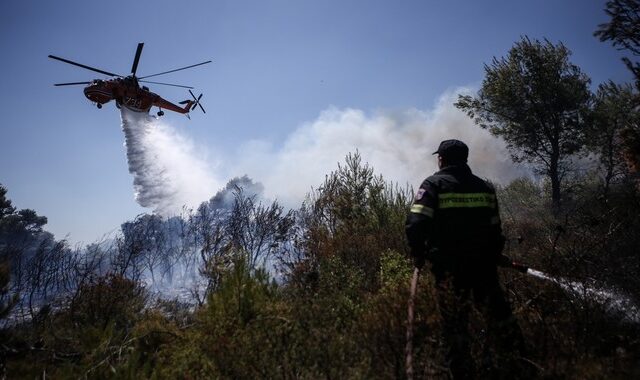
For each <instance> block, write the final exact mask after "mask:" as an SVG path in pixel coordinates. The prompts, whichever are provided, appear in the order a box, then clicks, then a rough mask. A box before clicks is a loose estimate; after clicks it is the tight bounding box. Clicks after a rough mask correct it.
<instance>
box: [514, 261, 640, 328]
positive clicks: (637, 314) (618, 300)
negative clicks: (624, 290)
mask: <svg viewBox="0 0 640 380" xmlns="http://www.w3.org/2000/svg"><path fill="white" fill-rule="evenodd" d="M527 274H530V275H532V276H534V277H537V278H541V279H543V280H547V281H551V282H553V283H555V284H558V285H560V287H561V288H562V289H564V290H566V291H567V292H569V293H572V294H574V295H576V296H578V297H581V298H584V299H589V300H593V301H596V302H598V303H599V304H601V305H604V306H605V307H607V309H608V310H609V311H613V312H616V313H619V314H622V315H624V316H625V318H626V319H627V320H629V321H630V322H634V323H640V310H639V309H638V307H637V306H636V305H635V304H634V303H633V301H631V300H630V299H629V298H628V297H626V296H624V295H622V294H619V293H616V292H615V291H613V290H608V289H601V288H596V287H594V286H592V285H587V284H585V283H583V282H578V281H569V280H567V279H563V278H555V277H551V276H549V275H548V274H546V273H543V272H540V271H537V270H535V269H531V268H529V269H528V270H527Z"/></svg>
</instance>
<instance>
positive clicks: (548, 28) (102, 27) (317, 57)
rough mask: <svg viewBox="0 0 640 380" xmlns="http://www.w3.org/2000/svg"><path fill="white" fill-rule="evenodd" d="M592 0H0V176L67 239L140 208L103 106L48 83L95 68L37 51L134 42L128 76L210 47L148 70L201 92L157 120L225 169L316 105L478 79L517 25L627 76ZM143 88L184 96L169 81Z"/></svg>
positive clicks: (366, 104) (609, 72)
mask: <svg viewBox="0 0 640 380" xmlns="http://www.w3.org/2000/svg"><path fill="white" fill-rule="evenodd" d="M604 3H605V1H595V0H588V1H584V0H572V1H568V0H567V1H563V0H553V1H552V0H541V1H531V2H524V1H512V0H511V1H506V0H504V1H427V0H423V1H377V0H371V1H364V0H363V1H349V0H342V1H333V0H325V1H304V0H300V1H293V0H290V1H284V0H279V1H268V0H264V1H241V0H240V1H238V0H236V1H190V2H177V1H173V2H169V1H136V2H131V1H110V2H89V1H64V2H52V1H23V2H17V1H8V2H2V4H1V5H0V48H1V50H2V52H3V54H2V60H0V68H1V70H0V72H1V74H2V77H3V79H2V83H3V86H2V92H1V93H0V97H1V99H0V107H1V108H0V111H1V114H2V123H1V124H0V136H2V139H1V140H0V143H1V145H0V162H1V166H0V183H2V184H3V185H4V186H6V187H7V188H8V189H9V196H10V198H11V199H12V200H13V201H14V204H15V205H16V206H18V207H20V208H33V209H35V210H36V211H37V212H38V213H40V214H42V215H45V216H47V217H48V218H49V225H48V229H49V230H50V231H52V232H54V233H55V234H56V237H58V238H62V237H64V236H65V235H67V234H69V235H70V238H71V240H72V241H85V242H89V241H92V240H95V239H96V238H98V237H99V236H100V235H101V234H103V233H107V232H109V231H111V230H113V229H115V228H117V227H118V226H119V224H120V223H121V222H123V221H125V220H127V219H131V218H133V217H135V216H136V215H137V214H140V213H142V212H147V211H149V210H147V209H144V208H142V207H140V206H138V205H137V204H136V202H135V200H134V198H133V192H132V181H133V180H132V176H131V174H129V172H128V166H127V161H126V156H125V149H124V147H123V140H124V137H123V133H122V130H121V127H120V115H119V112H118V111H117V110H116V109H115V106H114V105H113V104H112V103H110V104H108V105H106V106H105V107H104V108H103V109H102V110H98V109H96V108H95V107H94V106H92V105H91V104H90V103H89V101H88V100H87V99H85V98H84V96H83V94H82V86H78V87H65V88H56V87H54V86H53V83H59V82H73V81H85V80H91V79H94V78H100V77H101V75H100V74H97V73H93V72H90V71H86V70H83V69H80V68H76V67H73V66H70V65H65V64H63V63H61V62H57V61H53V60H50V59H48V58H47V55H49V54H54V55H57V56H61V57H65V58H68V59H71V60H74V61H77V62H81V63H84V64H87V65H90V66H94V67H98V68H101V69H104V70H107V71H113V72H117V73H122V74H127V73H128V72H129V70H130V68H131V62H132V59H133V55H134V52H135V48H136V44H137V43H138V42H144V43H145V48H144V51H143V53H142V57H141V61H140V65H139V68H138V74H139V75H145V74H152V73H156V72H160V71H165V70H169V69H173V68H176V67H181V66H186V65H189V64H193V63H197V62H201V61H204V60H208V59H212V60H213V63H212V64H209V65H206V66H202V67H198V68H195V69H193V70H186V71H182V72H178V73H173V74H169V75H167V76H163V77H159V78H154V79H157V80H159V81H165V82H171V83H179V84H186V85H193V86H195V87H196V88H197V91H201V92H203V93H204V94H205V95H204V97H203V104H204V106H205V107H206V109H207V114H206V115H203V114H201V113H196V114H194V115H193V117H192V120H190V121H189V120H187V119H186V118H184V117H183V116H181V115H177V114H170V113H169V112H167V115H166V116H165V117H164V120H165V122H167V123H170V124H171V125H172V127H174V128H176V129H177V130H178V131H179V133H180V134H182V135H184V136H186V138H188V139H189V140H190V141H193V142H194V144H195V145H196V147H197V149H196V150H198V151H205V153H204V156H208V157H209V159H212V158H216V159H218V160H222V161H221V162H222V163H223V164H222V165H227V166H229V167H230V166H232V165H231V163H232V162H233V161H237V160H240V159H242V153H238V146H243V147H244V148H243V149H240V151H241V152H242V151H245V152H246V150H248V149H251V147H252V146H254V145H251V143H248V142H252V141H253V142H255V141H259V142H261V144H262V145H260V146H263V145H265V144H266V145H268V146H269V147H270V148H269V149H272V150H276V151H277V150H278V149H280V146H281V145H282V144H286V141H289V140H290V138H291V136H292V134H295V133H296V131H297V130H299V129H300V127H301V126H304V125H307V124H309V123H313V122H314V121H316V120H318V118H319V117H320V115H321V114H322V113H323V112H324V111H326V110H327V109H338V110H343V109H355V110H361V111H362V112H364V113H365V115H366V114H371V113H376V112H380V110H383V111H385V112H394V111H396V110H400V111H402V110H409V109H417V110H431V109H433V108H434V107H435V104H436V103H437V102H438V99H440V97H441V95H442V94H443V93H446V92H447V91H451V89H455V88H458V87H471V88H473V87H475V88H477V86H479V84H480V83H481V81H482V79H483V65H484V64H485V63H488V62H490V61H491V59H492V58H493V57H494V56H496V57H501V56H504V55H505V54H506V53H507V51H508V50H509V48H510V47H511V46H513V43H514V42H515V41H517V40H519V39H520V37H521V36H524V35H527V36H529V37H531V38H539V39H541V38H548V39H549V40H551V41H552V42H554V43H557V42H558V41H562V42H563V43H564V44H565V45H566V46H567V47H568V48H569V49H571V50H572V51H573V56H572V61H573V62H574V63H576V64H577V65H579V66H580V67H581V68H582V69H583V71H584V72H585V73H587V74H588V75H589V76H590V77H591V78H592V80H593V83H594V85H597V84H598V83H601V82H603V81H606V80H609V79H612V80H614V81H617V82H625V81H629V80H630V75H629V73H628V72H627V70H626V68H625V67H624V66H623V64H622V63H621V62H620V57H621V56H622V55H621V53H620V52H617V51H616V50H615V49H614V48H612V47H611V46H610V45H609V44H607V43H601V42H600V41H598V40H597V39H596V38H594V37H593V35H592V34H593V32H594V30H595V29H596V28H597V25H598V24H600V23H602V22H605V21H607V17H606V15H605V13H604V12H603V11H602V9H603V8H604ZM151 88H152V90H153V91H155V92H157V93H159V94H161V95H162V96H163V97H165V98H166V99H168V100H171V101H175V102H177V101H180V100H183V99H186V98H187V94H186V92H185V91H184V90H182V89H178V88H171V87H163V86H153V85H152V86H151ZM288 139H289V140H288ZM244 156H246V154H245V155H244ZM417 159H419V157H417ZM337 160H339V158H338V159H337ZM337 160H336V161H337ZM418 164H419V163H418V162H416V165H418ZM245 167H246V165H245ZM222 172H223V173H224V175H223V174H220V175H221V176H223V177H225V176H226V177H225V178H227V177H230V176H234V175H241V174H243V173H240V172H232V171H231V170H226V171H225V170H222V171H221V173H222ZM322 180H323V176H320V177H319V178H318V179H317V181H315V182H314V183H311V184H309V186H312V185H318V184H319V183H321V182H322ZM216 190H217V189H212V190H211V194H213V193H215V191H216Z"/></svg>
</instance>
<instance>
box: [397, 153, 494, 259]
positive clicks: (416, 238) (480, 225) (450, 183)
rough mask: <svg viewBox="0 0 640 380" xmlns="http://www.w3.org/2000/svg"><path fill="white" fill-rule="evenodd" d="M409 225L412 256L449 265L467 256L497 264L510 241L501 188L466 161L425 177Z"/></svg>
mask: <svg viewBox="0 0 640 380" xmlns="http://www.w3.org/2000/svg"><path fill="white" fill-rule="evenodd" d="M405 227H406V233H407V238H408V240H409V245H410V246H411V253H412V255H413V256H414V257H426V259H428V260H430V261H432V262H434V263H440V264H444V265H445V267H447V266H449V265H456V263H459V262H461V261H466V262H469V263H485V264H489V265H495V264H496V263H497V262H498V260H499V259H500V256H501V251H502V247H503V245H504V237H503V236H502V229H501V225H500V215H499V213H498V202H497V199H496V192H495V189H494V188H493V186H492V185H491V184H489V183H488V182H486V181H484V180H482V179H481V178H479V177H477V176H475V175H473V174H472V173H471V169H469V166H467V165H466V164H461V165H452V166H448V167H445V168H443V169H442V170H440V171H439V172H437V173H435V174H434V175H432V176H430V177H429V178H427V179H426V180H424V182H422V185H420V189H419V190H418V192H417V193H416V196H415V200H414V202H413V205H412V206H411V210H410V212H409V215H408V217H407V221H406V225H405ZM447 263H448V265H447Z"/></svg>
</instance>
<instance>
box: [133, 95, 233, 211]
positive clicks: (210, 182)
mask: <svg viewBox="0 0 640 380" xmlns="http://www.w3.org/2000/svg"><path fill="white" fill-rule="evenodd" d="M121 117H122V130H123V131H124V135H125V147H126V149H127V161H128V163H129V172H130V173H131V174H133V188H134V192H135V199H136V201H137V202H138V203H139V204H140V205H141V206H142V207H149V208H153V209H154V211H155V212H157V213H159V214H161V215H164V216H168V215H173V214H177V213H178V212H179V211H180V209H181V208H182V207H183V206H188V207H194V206H197V205H198V204H200V202H203V201H206V200H207V199H209V198H210V197H211V195H212V194H215V193H216V192H217V191H218V190H219V189H220V188H221V187H222V185H223V182H221V181H219V180H217V179H216V177H215V176H214V172H213V170H212V168H211V166H210V165H209V164H207V162H206V160H205V159H203V158H201V155H199V154H198V153H197V152H196V151H195V148H194V145H193V143H192V142H191V141H190V140H189V139H187V138H185V137H184V136H182V135H180V134H179V133H177V131H175V130H174V129H173V128H171V127H170V126H168V125H166V124H164V123H163V122H161V121H160V120H158V119H156V118H154V117H152V116H149V115H147V114H144V113H139V112H133V111H129V110H127V109H126V108H125V107H122V109H121Z"/></svg>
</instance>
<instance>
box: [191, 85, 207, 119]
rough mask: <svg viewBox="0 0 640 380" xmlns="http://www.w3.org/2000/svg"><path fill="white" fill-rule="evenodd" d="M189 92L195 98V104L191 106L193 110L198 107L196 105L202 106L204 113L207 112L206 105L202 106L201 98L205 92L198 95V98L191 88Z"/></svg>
mask: <svg viewBox="0 0 640 380" xmlns="http://www.w3.org/2000/svg"><path fill="white" fill-rule="evenodd" d="M189 93H190V94H191V96H192V97H193V100H195V102H193V105H192V106H191V111H193V110H194V109H196V107H200V109H201V110H202V112H203V113H207V111H205V110H204V107H202V104H201V103H200V99H201V98H202V95H203V94H200V95H198V97H197V98H196V96H195V94H194V93H193V92H192V91H191V90H189Z"/></svg>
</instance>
